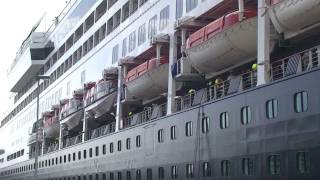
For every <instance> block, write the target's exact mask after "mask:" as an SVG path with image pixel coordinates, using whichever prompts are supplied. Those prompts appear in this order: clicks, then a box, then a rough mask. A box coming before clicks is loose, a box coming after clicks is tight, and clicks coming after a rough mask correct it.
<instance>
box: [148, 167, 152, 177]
mask: <svg viewBox="0 0 320 180" xmlns="http://www.w3.org/2000/svg"><path fill="white" fill-rule="evenodd" d="M147 180H152V169H150V168H148V169H147Z"/></svg>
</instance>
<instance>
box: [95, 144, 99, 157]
mask: <svg viewBox="0 0 320 180" xmlns="http://www.w3.org/2000/svg"><path fill="white" fill-rule="evenodd" d="M96 156H99V146H96Z"/></svg>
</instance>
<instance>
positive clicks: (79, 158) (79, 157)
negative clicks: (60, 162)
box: [56, 151, 81, 164]
mask: <svg viewBox="0 0 320 180" xmlns="http://www.w3.org/2000/svg"><path fill="white" fill-rule="evenodd" d="M78 160H81V151H79V152H78ZM56 164H57V163H56Z"/></svg>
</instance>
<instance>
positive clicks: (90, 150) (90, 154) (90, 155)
mask: <svg viewBox="0 0 320 180" xmlns="http://www.w3.org/2000/svg"><path fill="white" fill-rule="evenodd" d="M89 157H92V148H90V149H89Z"/></svg>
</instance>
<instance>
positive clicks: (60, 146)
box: [59, 124, 63, 149]
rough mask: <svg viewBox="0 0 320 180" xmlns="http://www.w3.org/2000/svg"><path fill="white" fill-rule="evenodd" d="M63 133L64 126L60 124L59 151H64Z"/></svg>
mask: <svg viewBox="0 0 320 180" xmlns="http://www.w3.org/2000/svg"><path fill="white" fill-rule="evenodd" d="M62 133H63V125H62V124H60V130H59V149H62V146H63V145H62V135H63V134H62Z"/></svg>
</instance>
